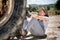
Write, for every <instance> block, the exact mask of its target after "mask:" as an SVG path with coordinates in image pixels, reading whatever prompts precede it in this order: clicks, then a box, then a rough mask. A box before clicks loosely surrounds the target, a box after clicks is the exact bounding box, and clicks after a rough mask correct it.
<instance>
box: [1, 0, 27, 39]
mask: <svg viewBox="0 0 60 40" xmlns="http://www.w3.org/2000/svg"><path fill="white" fill-rule="evenodd" d="M25 8H26V0H14V9H13V12H12V15H11V17H10V18H9V20H8V21H7V22H6V23H5V24H4V25H3V26H1V27H0V40H2V39H6V38H8V36H9V35H10V33H12V32H14V31H15V30H16V29H17V28H19V27H21V26H22V23H23V18H24V15H25Z"/></svg>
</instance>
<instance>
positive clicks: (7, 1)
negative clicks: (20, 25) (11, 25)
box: [0, 0, 14, 27]
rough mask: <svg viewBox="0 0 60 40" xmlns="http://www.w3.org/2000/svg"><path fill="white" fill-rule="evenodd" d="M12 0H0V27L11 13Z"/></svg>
mask: <svg viewBox="0 0 60 40" xmlns="http://www.w3.org/2000/svg"><path fill="white" fill-rule="evenodd" d="M13 8H14V1H13V0H0V27H1V26H2V25H4V24H5V23H6V22H7V21H8V20H9V18H10V17H11V15H12V11H13Z"/></svg>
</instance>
